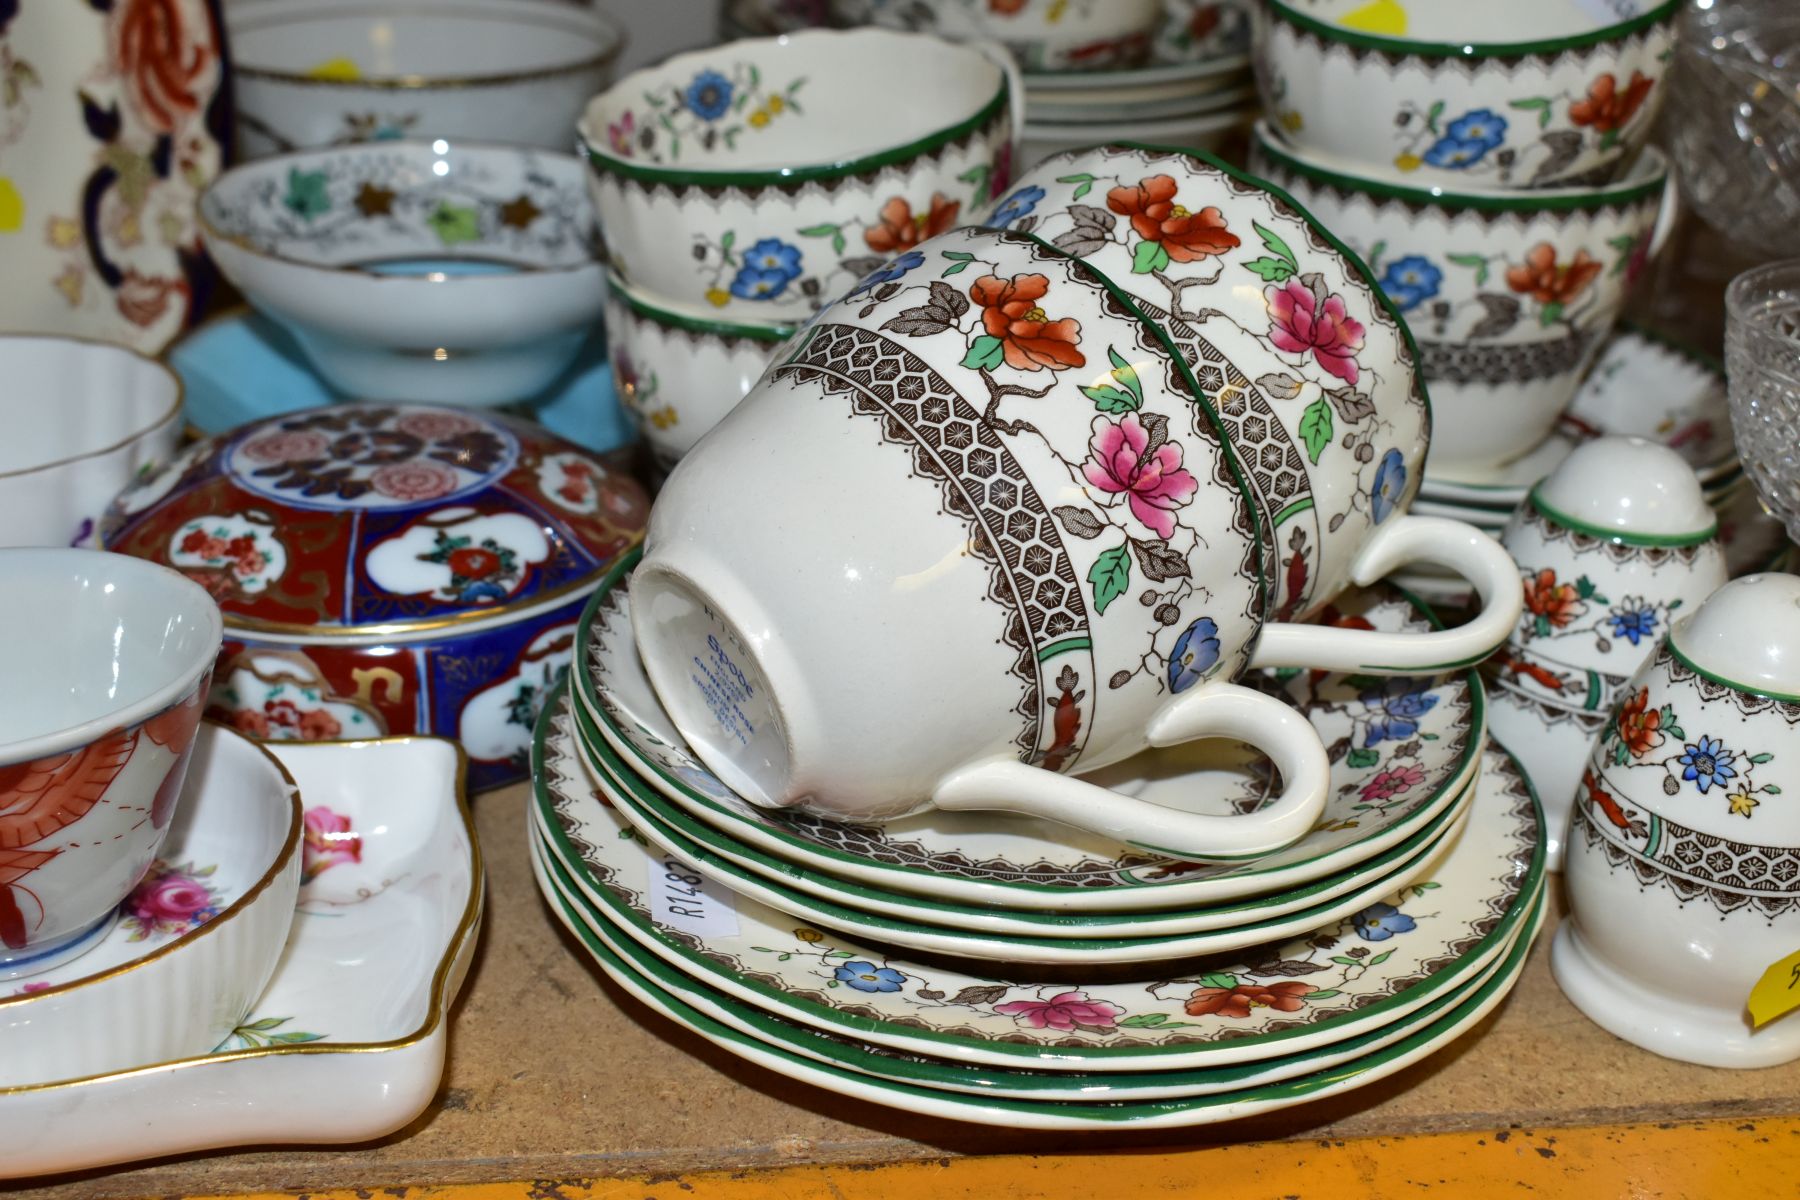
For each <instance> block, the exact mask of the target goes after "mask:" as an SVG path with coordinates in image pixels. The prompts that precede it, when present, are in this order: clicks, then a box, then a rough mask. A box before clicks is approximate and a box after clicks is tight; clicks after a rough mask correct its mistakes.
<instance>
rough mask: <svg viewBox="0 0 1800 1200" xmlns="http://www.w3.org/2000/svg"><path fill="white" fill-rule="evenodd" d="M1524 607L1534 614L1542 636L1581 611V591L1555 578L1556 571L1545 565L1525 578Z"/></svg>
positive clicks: (1566, 622)
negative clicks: (1534, 573)
mask: <svg viewBox="0 0 1800 1200" xmlns="http://www.w3.org/2000/svg"><path fill="white" fill-rule="evenodd" d="M1525 611H1526V612H1528V613H1530V614H1531V615H1532V616H1534V617H1536V618H1537V629H1538V636H1539V637H1542V636H1544V635H1545V634H1547V633H1549V632H1550V630H1552V629H1562V628H1564V627H1565V626H1567V625H1568V623H1569V622H1570V621H1573V620H1574V619H1575V617H1576V615H1577V614H1579V613H1580V612H1581V594H1580V593H1579V592H1577V591H1576V590H1575V585H1574V584H1572V583H1558V582H1556V572H1555V571H1552V570H1551V569H1550V568H1549V567H1545V568H1544V569H1543V570H1541V571H1539V572H1538V573H1537V574H1536V575H1532V576H1528V577H1527V578H1526V580H1525Z"/></svg>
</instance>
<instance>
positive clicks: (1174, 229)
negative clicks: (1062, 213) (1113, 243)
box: [1106, 175, 1238, 262]
mask: <svg viewBox="0 0 1800 1200" xmlns="http://www.w3.org/2000/svg"><path fill="white" fill-rule="evenodd" d="M1106 207H1108V208H1110V209H1112V210H1113V211H1114V212H1116V213H1118V214H1120V215H1121V216H1124V217H1128V218H1130V220H1131V228H1132V230H1133V231H1134V232H1135V233H1136V234H1137V235H1138V236H1139V237H1140V238H1142V239H1144V241H1146V242H1153V243H1155V244H1156V245H1159V246H1161V247H1162V248H1163V252H1164V253H1166V254H1167V255H1168V256H1169V258H1170V259H1171V260H1172V261H1174V262H1196V261H1198V260H1200V259H1203V258H1211V257H1212V256H1214V255H1216V254H1223V253H1225V252H1226V251H1227V250H1231V249H1235V248H1236V247H1237V245H1238V236H1237V234H1235V233H1232V232H1231V231H1230V230H1228V229H1226V228H1225V214H1224V213H1222V212H1220V211H1219V210H1218V209H1217V208H1214V207H1212V206H1211V205H1208V206H1207V207H1205V208H1203V209H1201V210H1200V211H1199V212H1189V211H1188V210H1187V209H1185V208H1183V207H1182V206H1181V205H1179V204H1177V203H1175V180H1174V179H1173V178H1171V177H1170V176H1167V175H1152V176H1150V177H1149V178H1147V179H1144V180H1141V181H1140V182H1139V183H1138V184H1137V186H1135V187H1116V188H1113V189H1112V190H1111V191H1110V192H1108V193H1106Z"/></svg>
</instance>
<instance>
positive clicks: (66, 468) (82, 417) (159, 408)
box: [0, 336, 181, 546]
mask: <svg viewBox="0 0 1800 1200" xmlns="http://www.w3.org/2000/svg"><path fill="white" fill-rule="evenodd" d="M0 379H4V380H6V387H5V388H4V389H0V429H4V430H5V431H6V436H5V437H3V438H0V546H67V545H70V544H71V543H76V542H80V541H82V540H83V539H85V538H86V536H87V535H88V533H89V532H91V530H92V529H93V522H94V521H96V520H98V519H99V517H100V514H101V513H103V512H105V511H106V506H107V505H108V504H110V503H112V498H113V497H114V496H116V495H118V494H119V493H120V492H121V491H123V490H124V489H125V485H126V484H128V483H130V482H131V481H132V479H133V478H135V477H136V476H137V475H138V474H139V473H140V472H141V471H144V470H146V469H148V468H150V467H151V466H153V465H155V464H156V463H158V462H161V461H163V460H164V459H166V458H168V456H169V454H170V452H171V451H173V450H174V448H175V441H176V438H177V437H179V436H180V433H181V422H180V420H179V417H180V416H181V380H180V379H179V378H177V377H176V375H175V373H174V372H173V371H171V370H169V368H167V367H165V366H163V365H162V364H161V363H159V362H156V361H155V360H153V359H149V358H145V357H144V356H143V355H141V354H137V353H135V352H134V351H131V350H127V349H125V348H124V347H121V346H112V345H107V344H105V343H102V342H86V341H78V340H76V339H74V338H59V337H30V336H4V337H0Z"/></svg>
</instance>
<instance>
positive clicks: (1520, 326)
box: [1254, 123, 1675, 480]
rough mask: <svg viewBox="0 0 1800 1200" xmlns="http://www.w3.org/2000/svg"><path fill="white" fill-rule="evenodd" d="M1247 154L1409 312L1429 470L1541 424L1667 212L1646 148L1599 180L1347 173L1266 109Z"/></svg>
mask: <svg viewBox="0 0 1800 1200" xmlns="http://www.w3.org/2000/svg"><path fill="white" fill-rule="evenodd" d="M1254 166H1255V169H1256V171H1257V173H1258V174H1260V175H1262V176H1263V177H1264V178H1267V179H1270V180H1272V181H1274V182H1275V183H1277V184H1279V185H1280V186H1281V187H1283V188H1285V189H1287V191H1289V192H1291V193H1292V194H1293V195H1294V197H1295V198H1296V199H1297V200H1299V201H1300V202H1301V203H1302V204H1304V205H1306V207H1307V208H1308V209H1309V210H1310V211H1311V212H1312V213H1313V214H1314V215H1315V216H1317V217H1318V219H1319V220H1320V221H1321V222H1323V223H1324V224H1325V226H1326V227H1327V228H1329V229H1330V230H1331V231H1332V232H1333V233H1335V234H1336V235H1337V236H1338V237H1340V238H1342V239H1343V240H1344V242H1345V243H1346V244H1348V245H1349V246H1350V248H1351V249H1352V250H1355V251H1356V252H1357V253H1358V254H1360V255H1361V256H1362V257H1363V258H1364V259H1365V260H1366V261H1367V262H1368V264H1369V266H1370V268H1371V269H1372V270H1373V271H1375V272H1376V273H1377V275H1378V276H1379V281H1380V284H1381V287H1382V288H1383V289H1384V290H1385V291H1386V292H1387V294H1388V296H1389V297H1390V298H1391V299H1392V300H1393V302H1394V305H1395V307H1397V308H1398V309H1399V310H1400V311H1401V312H1402V313H1404V314H1405V316H1406V319H1407V321H1409V322H1410V323H1411V325H1412V329H1413V333H1414V335H1415V336H1416V337H1417V338H1418V341H1419V348H1420V351H1421V358H1420V363H1421V366H1422V368H1423V371H1424V376H1425V379H1426V380H1427V381H1428V382H1429V383H1430V385H1431V395H1432V398H1433V401H1434V402H1435V405H1436V412H1437V428H1436V431H1435V434H1434V437H1433V440H1432V446H1431V463H1430V468H1431V474H1432V476H1433V478H1436V477H1439V476H1442V477H1444V478H1446V479H1452V480H1453V479H1456V478H1458V477H1459V476H1461V475H1473V474H1476V473H1478V472H1481V471H1484V470H1485V469H1487V468H1490V467H1493V466H1495V465H1497V464H1501V463H1506V462H1510V461H1511V460H1513V459H1515V458H1518V457H1520V456H1522V455H1524V454H1526V453H1527V452H1529V451H1530V450H1531V449H1533V448H1534V447H1535V446H1537V445H1538V444H1539V443H1541V442H1542V441H1544V439H1545V438H1547V437H1549V436H1550V434H1551V432H1552V431H1553V430H1554V429H1555V426H1556V422H1557V418H1558V417H1559V416H1561V414H1562V412H1563V410H1564V409H1566V408H1567V407H1568V406H1569V403H1570V401H1572V400H1573V399H1574V397H1575V389H1576V387H1577V385H1579V383H1580V382H1581V377H1582V375H1583V374H1584V373H1585V372H1586V370H1587V368H1588V366H1589V364H1590V363H1592V362H1593V360H1594V358H1595V356H1596V355H1598V354H1599V352H1600V350H1601V347H1602V346H1603V344H1604V343H1605V341H1606V337H1607V335H1608V334H1609V333H1610V332H1611V330H1612V326H1613V323H1614V321H1615V320H1616V319H1617V317H1618V314H1619V309H1620V308H1621V306H1622V305H1623V304H1624V302H1625V295H1626V291H1627V289H1628V288H1629V287H1630V285H1631V284H1632V283H1633V282H1634V281H1635V280H1636V279H1637V277H1638V275H1639V274H1640V272H1641V271H1642V269H1643V267H1644V264H1645V263H1646V261H1647V260H1648V258H1649V256H1650V255H1651V254H1652V253H1654V252H1655V251H1656V249H1657V248H1658V247H1660V246H1661V244H1662V242H1663V240H1664V239H1665V238H1666V237H1667V235H1668V232H1669V229H1670V228H1671V227H1672V226H1673V223H1674V216H1675V205H1674V204H1673V202H1672V194H1671V195H1667V196H1666V195H1665V193H1666V192H1667V185H1668V182H1669V169H1668V164H1667V162H1666V161H1665V160H1664V159H1663V157H1662V155H1661V154H1659V153H1658V152H1657V151H1655V150H1647V151H1646V152H1645V153H1644V154H1643V155H1641V156H1640V157H1639V159H1638V161H1637V163H1636V165H1635V166H1633V168H1632V169H1631V171H1630V173H1629V174H1627V175H1626V177H1625V178H1624V179H1622V180H1620V181H1619V182H1617V183H1613V184H1607V185H1604V186H1600V187H1593V188H1545V189H1539V190H1536V191H1529V192H1522V191H1504V190H1497V189H1488V190H1467V191H1457V192H1452V191H1447V190H1444V189H1437V188H1434V189H1426V188H1422V187H1410V186H1402V185H1399V184H1393V183H1388V182H1386V181H1384V180H1382V179H1378V178H1375V177H1373V176H1370V175H1364V174H1351V173H1349V172H1347V171H1345V170H1343V169H1341V168H1337V167H1334V166H1333V165H1331V164H1328V163H1326V162H1324V161H1322V160H1320V159H1317V158H1315V157H1312V156H1310V155H1301V154H1300V153H1299V152H1297V151H1294V150H1293V149H1292V148H1290V147H1286V146H1284V145H1283V144H1282V143H1280V141H1279V140H1278V139H1277V138H1276V136H1275V134H1274V132H1273V131H1272V130H1270V128H1269V127H1268V125H1267V124H1266V123H1264V124H1262V125H1259V126H1258V127H1257V134H1256V146H1255V155H1254Z"/></svg>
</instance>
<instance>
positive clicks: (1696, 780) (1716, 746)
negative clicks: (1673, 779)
mask: <svg viewBox="0 0 1800 1200" xmlns="http://www.w3.org/2000/svg"><path fill="white" fill-rule="evenodd" d="M1679 761H1680V764H1681V766H1682V768H1683V770H1682V772H1681V777H1682V779H1684V780H1688V781H1690V782H1692V783H1693V785H1694V786H1695V787H1697V788H1699V789H1700V794H1701V795H1703V796H1704V795H1705V794H1706V789H1707V788H1710V787H1711V786H1712V785H1713V784H1715V783H1716V784H1718V785H1719V786H1720V787H1725V786H1727V784H1726V780H1728V779H1735V778H1737V768H1735V767H1733V766H1732V765H1731V764H1732V763H1734V762H1736V761H1737V755H1736V754H1734V753H1732V752H1731V751H1730V750H1727V749H1726V748H1725V743H1724V742H1723V741H1722V740H1721V739H1719V738H1709V737H1706V736H1705V735H1702V736H1701V738H1700V740H1699V741H1698V742H1691V743H1689V744H1688V745H1687V753H1686V754H1683V755H1682V756H1681V758H1680V760H1679Z"/></svg>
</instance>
